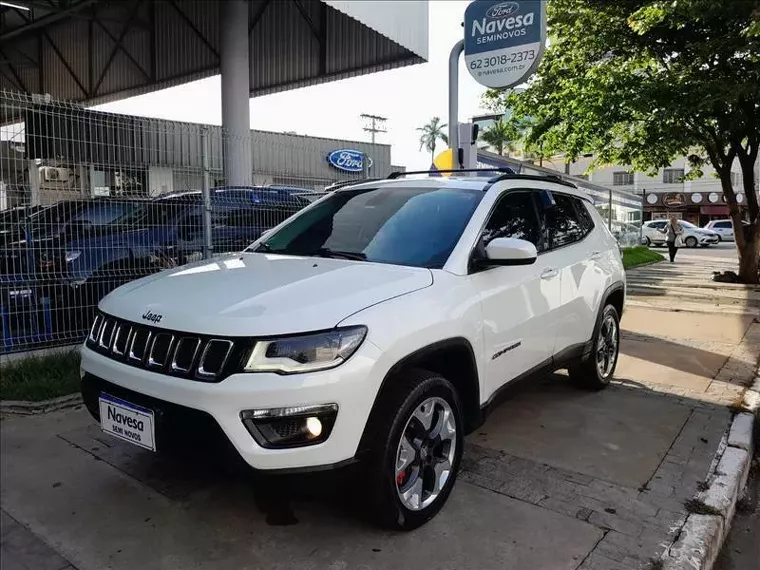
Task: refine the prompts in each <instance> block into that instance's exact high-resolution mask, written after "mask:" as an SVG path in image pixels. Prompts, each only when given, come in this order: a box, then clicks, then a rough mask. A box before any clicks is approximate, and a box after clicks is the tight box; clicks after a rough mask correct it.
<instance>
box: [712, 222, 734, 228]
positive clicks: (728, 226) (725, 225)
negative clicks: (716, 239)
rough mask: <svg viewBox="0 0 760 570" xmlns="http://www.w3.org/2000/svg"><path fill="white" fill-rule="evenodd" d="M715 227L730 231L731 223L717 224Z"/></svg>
mask: <svg viewBox="0 0 760 570" xmlns="http://www.w3.org/2000/svg"><path fill="white" fill-rule="evenodd" d="M715 227H716V228H725V229H728V228H730V227H731V222H715Z"/></svg>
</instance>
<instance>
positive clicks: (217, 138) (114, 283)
mask: <svg viewBox="0 0 760 570" xmlns="http://www.w3.org/2000/svg"><path fill="white" fill-rule="evenodd" d="M242 142H243V144H240V143H241V141H236V140H234V138H233V137H231V136H229V135H227V134H226V133H225V132H223V131H222V129H221V128H219V127H212V126H204V125H195V124H188V123H178V122H171V121H161V120H156V119H148V118H144V117H132V116H123V115H115V114H109V113H100V112H96V111H92V110H88V109H85V108H83V107H80V106H77V105H72V104H66V103H60V102H55V101H49V100H44V99H41V98H36V97H29V96H26V95H20V94H17V93H8V92H0V240H1V241H2V253H1V254H0V255H1V257H0V352H13V351H22V350H30V349H34V348H41V347H46V346H53V345H63V344H72V343H77V342H80V341H81V340H82V339H83V338H84V336H85V334H86V329H87V327H88V324H89V323H90V322H91V319H92V318H93V315H94V311H95V309H96V307H97V304H98V302H99V300H100V299H101V298H102V297H103V296H104V295H106V294H107V293H108V292H110V291H112V290H113V289H115V288H116V287H118V286H120V285H122V284H124V283H127V282H128V281H131V280H133V279H136V278H139V277H142V276H145V275H149V274H151V273H155V272H157V271H160V270H162V269H166V268H169V267H173V266H176V265H181V264H184V263H187V262H190V261H193V260H196V259H201V258H204V257H210V256H212V255H216V254H221V253H226V252H231V251H240V250H242V249H244V248H245V247H246V246H248V245H249V244H250V243H251V242H253V241H254V240H255V239H257V238H258V237H259V236H260V235H261V233H262V232H263V231H265V230H267V229H269V228H271V227H273V226H275V225H277V224H279V223H280V222H282V221H283V220H285V219H286V218H287V217H289V216H290V215H292V214H294V213H295V212H297V211H299V210H300V209H301V208H303V207H304V206H306V205H307V204H309V203H310V202H311V201H313V200H314V199H316V197H318V196H320V195H321V194H323V193H324V189H325V187H326V186H329V185H331V184H334V183H336V182H339V181H341V180H343V181H347V180H352V179H359V178H361V177H362V176H365V175H366V174H367V173H366V172H362V171H361V170H362V169H361V168H359V169H358V171H357V172H342V171H337V170H335V169H333V170H330V168H331V167H330V166H329V165H328V164H327V161H326V155H327V154H329V152H328V151H329V150H330V149H335V147H336V146H339V144H340V142H341V141H334V140H331V139H314V138H306V137H300V136H297V135H288V134H278V133H263V132H257V131H252V133H251V140H250V142H248V141H242ZM356 144H357V145H359V150H361V151H363V152H367V153H368V154H369V152H373V153H374V154H375V156H373V157H371V158H372V160H373V164H372V174H373V175H376V176H387V175H388V174H389V173H390V169H391V165H390V150H389V148H387V147H386V148H387V152H385V153H384V154H383V153H380V154H378V152H379V151H384V150H385V149H383V148H380V145H375V146H374V147H370V146H369V145H367V147H366V149H365V148H361V145H360V144H359V143H356ZM229 145H232V146H237V147H238V148H243V149H244V152H245V153H249V156H250V159H251V160H250V162H249V163H248V164H246V165H244V167H243V168H242V169H241V168H237V171H238V172H240V171H241V170H244V169H246V168H248V166H249V165H252V172H253V179H252V181H251V182H252V183H251V184H246V185H240V184H231V183H230V182H229V181H228V180H226V179H225V178H224V174H223V172H224V170H225V169H224V168H223V161H224V157H223V149H224V148H225V146H229ZM246 145H247V146H246ZM378 148H379V151H378ZM230 156H232V157H237V158H238V159H240V160H246V159H247V156H245V155H241V153H240V152H238V153H232V152H228V156H227V160H228V161H229V160H230ZM241 156H242V158H241ZM365 156H366V155H365ZM233 159H235V158H233ZM232 166H239V165H234V164H233V165H232ZM232 170H235V169H234V168H233V169H232ZM249 172H250V171H249ZM219 293H220V294H221V293H222V292H219ZM177 294H178V295H181V294H182V292H181V291H177Z"/></svg>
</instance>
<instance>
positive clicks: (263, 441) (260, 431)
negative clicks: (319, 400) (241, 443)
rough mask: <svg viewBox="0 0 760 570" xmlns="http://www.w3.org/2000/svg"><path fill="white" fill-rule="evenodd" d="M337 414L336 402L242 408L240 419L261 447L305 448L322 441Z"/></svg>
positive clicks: (327, 434)
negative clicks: (288, 406) (283, 406)
mask: <svg viewBox="0 0 760 570" xmlns="http://www.w3.org/2000/svg"><path fill="white" fill-rule="evenodd" d="M337 415H338V406H337V404H322V405H316V406H297V407H292V408H272V409H268V410H243V411H242V412H241V413H240V419H241V420H242V421H243V425H244V426H245V428H246V429H247V430H248V433H250V434H251V436H252V437H253V438H254V439H255V440H256V443H258V444H259V445H260V446H261V447H265V448H268V449H271V448H283V447H302V446H305V445H315V444H318V443H322V442H323V441H325V440H326V439H327V438H328V437H330V432H331V431H332V428H333V425H334V424H335V418H336V417H337Z"/></svg>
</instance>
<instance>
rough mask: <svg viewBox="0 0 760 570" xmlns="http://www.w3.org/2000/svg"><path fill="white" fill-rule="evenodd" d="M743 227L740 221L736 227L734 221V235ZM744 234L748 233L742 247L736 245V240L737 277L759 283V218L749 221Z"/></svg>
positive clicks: (744, 280)
mask: <svg viewBox="0 0 760 570" xmlns="http://www.w3.org/2000/svg"><path fill="white" fill-rule="evenodd" d="M743 229H744V228H742V227H741V222H740V226H739V228H737V226H736V221H734V235H736V233H737V231H739V232H741V231H742V230H743ZM745 234H748V235H747V239H746V240H744V247H741V248H740V247H738V244H739V242H738V241H737V242H736V243H737V249H738V250H739V279H740V281H741V282H742V283H760V219H756V220H755V221H754V222H751V223H750V225H749V227H748V228H747V231H746V232H745Z"/></svg>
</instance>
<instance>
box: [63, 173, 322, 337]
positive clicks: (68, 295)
mask: <svg viewBox="0 0 760 570" xmlns="http://www.w3.org/2000/svg"><path fill="white" fill-rule="evenodd" d="M308 204H309V201H308V200H307V199H305V198H299V197H298V196H296V195H294V194H292V193H291V192H288V191H287V190H284V189H272V188H262V187H224V188H215V189H213V190H212V192H211V246H212V249H213V252H214V253H226V252H233V251H241V250H243V249H245V248H246V247H247V246H248V245H250V244H251V243H252V242H253V241H255V240H256V239H258V237H259V236H260V235H261V233H262V232H263V231H265V230H267V229H269V228H271V227H273V226H275V225H277V224H279V223H281V222H282V221H284V220H285V219H286V218H288V217H290V216H291V215H293V214H294V213H296V212H297V211H299V210H300V209H301V208H303V207H304V206H306V205H308ZM203 213H204V203H203V197H202V195H201V193H199V192H187V193H183V194H179V195H176V194H175V195H172V196H169V197H160V198H156V199H154V200H151V201H150V202H147V203H144V204H142V205H141V206H140V207H137V208H134V209H132V210H130V211H129V212H128V213H127V214H125V215H124V216H122V217H120V218H117V219H115V220H114V221H113V222H112V223H110V224H108V225H106V226H103V227H101V228H97V229H92V230H90V231H89V232H87V233H86V234H84V235H82V236H81V237H79V238H78V239H72V240H69V241H67V242H66V243H65V267H62V268H61V270H60V271H57V272H56V273H57V274H58V275H59V276H60V285H61V293H60V294H59V295H57V297H59V299H60V298H61V297H62V299H61V303H62V304H63V305H65V306H67V307H75V308H76V309H77V310H76V311H73V312H68V313H69V316H68V317H67V318H66V320H67V321H68V320H76V321H78V322H79V323H86V322H87V321H88V320H89V313H90V312H91V311H92V310H94V309H95V307H96V306H97V303H98V301H99V300H100V299H101V298H102V297H103V296H104V295H106V294H107V293H109V292H110V291H112V290H113V289H115V288H116V287H118V286H120V285H123V284H124V283H127V282H129V281H132V280H134V279H137V278H140V277H143V276H146V275H149V274H151V273H155V272H157V271H161V270H162V269H166V268H169V267H173V266H176V265H182V264H184V263H186V262H188V261H192V260H194V259H199V258H201V255H202V251H203V248H204V235H205V234H204V229H203V228H204V220H203ZM82 308H86V309H88V310H86V311H82V310H81V309H82ZM77 317H79V318H77ZM81 317H84V319H85V320H84V321H81ZM80 326H86V325H79V326H77V329H78V328H80Z"/></svg>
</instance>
